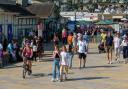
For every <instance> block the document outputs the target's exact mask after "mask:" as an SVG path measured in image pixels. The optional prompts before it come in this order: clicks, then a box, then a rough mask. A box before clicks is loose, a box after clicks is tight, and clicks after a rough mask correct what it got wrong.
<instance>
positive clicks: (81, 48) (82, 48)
mask: <svg viewBox="0 0 128 89" xmlns="http://www.w3.org/2000/svg"><path fill="white" fill-rule="evenodd" d="M77 47H78V53H79V59H80V61H79V64H80V69H81V60H82V59H83V68H85V63H86V56H87V50H86V48H87V44H86V42H85V41H84V40H83V37H81V38H80V40H79V41H78V43H77Z"/></svg>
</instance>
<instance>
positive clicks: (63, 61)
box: [60, 46, 68, 82]
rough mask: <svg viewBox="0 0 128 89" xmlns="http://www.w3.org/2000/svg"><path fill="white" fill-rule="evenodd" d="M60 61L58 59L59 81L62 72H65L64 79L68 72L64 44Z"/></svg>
mask: <svg viewBox="0 0 128 89" xmlns="http://www.w3.org/2000/svg"><path fill="white" fill-rule="evenodd" d="M60 55H61V61H60V82H62V81H63V73H64V72H65V79H67V74H68V55H67V49H66V47H65V46H63V47H62V52H61V53H60Z"/></svg>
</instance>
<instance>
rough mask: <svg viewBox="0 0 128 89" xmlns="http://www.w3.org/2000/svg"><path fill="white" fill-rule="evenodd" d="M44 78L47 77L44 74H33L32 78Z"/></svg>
mask: <svg viewBox="0 0 128 89" xmlns="http://www.w3.org/2000/svg"><path fill="white" fill-rule="evenodd" d="M44 76H45V74H44V73H37V74H32V78H40V77H44Z"/></svg>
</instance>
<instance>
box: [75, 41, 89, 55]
mask: <svg viewBox="0 0 128 89" xmlns="http://www.w3.org/2000/svg"><path fill="white" fill-rule="evenodd" d="M77 46H78V52H79V53H85V51H86V50H85V49H86V46H87V45H86V42H85V41H78V43H77Z"/></svg>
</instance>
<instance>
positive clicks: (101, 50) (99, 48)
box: [98, 42, 106, 53]
mask: <svg viewBox="0 0 128 89" xmlns="http://www.w3.org/2000/svg"><path fill="white" fill-rule="evenodd" d="M98 50H99V53H105V52H106V51H105V47H104V43H103V42H102V43H100V44H99V45H98Z"/></svg>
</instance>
